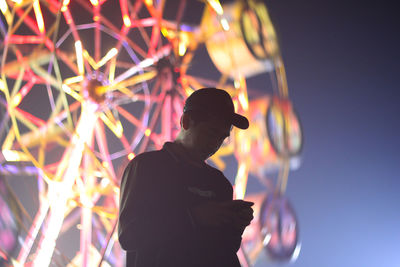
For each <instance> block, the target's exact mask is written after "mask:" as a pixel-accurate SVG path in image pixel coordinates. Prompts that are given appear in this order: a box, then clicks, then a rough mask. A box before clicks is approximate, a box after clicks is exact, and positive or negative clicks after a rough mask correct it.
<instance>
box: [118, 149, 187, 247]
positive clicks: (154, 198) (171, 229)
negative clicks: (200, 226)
mask: <svg viewBox="0 0 400 267" xmlns="http://www.w3.org/2000/svg"><path fill="white" fill-rule="evenodd" d="M154 168H157V166H153V165H152V164H148V162H146V161H145V160H143V159H142V158H139V156H138V157H137V158H135V159H134V160H133V161H131V162H130V163H129V164H128V166H127V168H126V169H125V172H124V174H123V177H122V180H121V190H120V211H119V226H118V237H119V241H120V244H121V247H122V248H123V249H125V250H154V249H157V248H160V247H163V246H166V245H169V246H171V244H177V243H180V244H183V243H185V238H188V237H187V236H186V237H185V235H182V233H190V232H191V231H192V230H193V226H192V223H191V220H190V216H189V214H188V213H187V211H186V209H185V208H184V207H182V206H177V205H174V203H171V202H170V199H171V197H169V196H168V194H171V192H168V190H167V189H166V183H168V179H166V177H164V176H163V177H158V175H157V174H160V171H154Z"/></svg>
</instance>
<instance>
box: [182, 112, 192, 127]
mask: <svg viewBox="0 0 400 267" xmlns="http://www.w3.org/2000/svg"><path fill="white" fill-rule="evenodd" d="M189 126H190V116H189V115H188V114H187V113H183V115H182V117H181V127H182V128H183V129H185V130H187V129H189Z"/></svg>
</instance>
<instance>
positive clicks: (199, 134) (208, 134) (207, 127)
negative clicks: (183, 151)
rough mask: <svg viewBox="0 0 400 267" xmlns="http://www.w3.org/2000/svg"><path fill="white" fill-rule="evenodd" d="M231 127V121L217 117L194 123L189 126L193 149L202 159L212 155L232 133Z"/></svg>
mask: <svg viewBox="0 0 400 267" xmlns="http://www.w3.org/2000/svg"><path fill="white" fill-rule="evenodd" d="M231 129H232V126H231V124H230V123H228V122H226V121H222V120H217V119H215V120H208V121H201V122H197V123H192V124H191V126H190V127H189V132H190V134H189V138H190V141H191V142H190V143H191V146H192V149H193V150H194V151H196V152H197V154H198V156H199V157H200V158H201V159H204V160H205V159H207V158H209V157H211V156H212V155H213V154H214V153H215V152H217V151H218V149H219V148H220V147H221V145H222V143H223V142H224V140H225V139H226V138H227V137H228V136H229V135H230V131H231Z"/></svg>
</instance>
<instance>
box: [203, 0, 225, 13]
mask: <svg viewBox="0 0 400 267" xmlns="http://www.w3.org/2000/svg"><path fill="white" fill-rule="evenodd" d="M207 2H208V4H209V5H210V6H211V7H212V8H213V9H214V10H215V12H217V14H218V15H222V14H224V10H223V9H222V6H221V3H220V2H219V1H218V0H208V1H207Z"/></svg>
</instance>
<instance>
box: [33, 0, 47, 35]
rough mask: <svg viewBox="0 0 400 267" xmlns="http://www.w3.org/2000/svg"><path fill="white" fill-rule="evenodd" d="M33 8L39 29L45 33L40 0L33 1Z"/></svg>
mask: <svg viewBox="0 0 400 267" xmlns="http://www.w3.org/2000/svg"><path fill="white" fill-rule="evenodd" d="M33 10H34V12H35V16H36V22H37V25H38V28H39V31H40V33H44V21H43V15H42V10H41V9H40V4H39V0H35V1H34V2H33Z"/></svg>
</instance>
